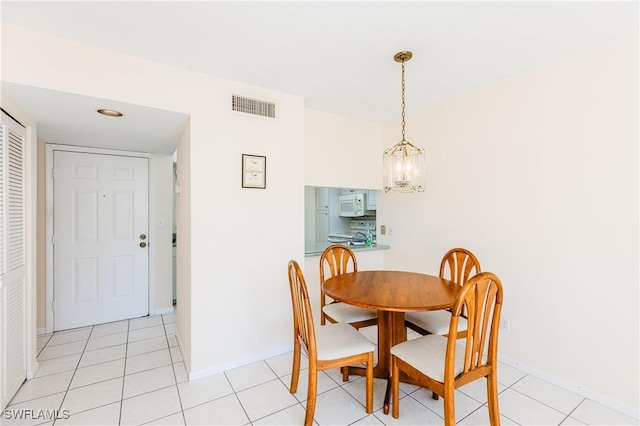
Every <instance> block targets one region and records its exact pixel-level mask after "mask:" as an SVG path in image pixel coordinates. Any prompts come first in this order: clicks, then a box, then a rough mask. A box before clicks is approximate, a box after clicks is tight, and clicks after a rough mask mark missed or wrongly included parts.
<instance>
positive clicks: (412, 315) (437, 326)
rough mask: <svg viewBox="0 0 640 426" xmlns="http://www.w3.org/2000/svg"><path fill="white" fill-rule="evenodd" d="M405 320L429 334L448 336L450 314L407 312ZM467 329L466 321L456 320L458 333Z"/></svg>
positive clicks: (440, 312)
mask: <svg viewBox="0 0 640 426" xmlns="http://www.w3.org/2000/svg"><path fill="white" fill-rule="evenodd" d="M405 319H406V320H407V321H409V322H410V323H413V324H415V325H417V326H418V327H420V328H422V329H424V330H427V331H428V332H429V333H431V334H440V335H444V334H449V324H450V323H451V312H449V311H445V310H441V311H420V312H407V313H406V314H405ZM466 329H467V320H466V319H465V318H463V317H460V319H459V320H458V331H465V330H466Z"/></svg>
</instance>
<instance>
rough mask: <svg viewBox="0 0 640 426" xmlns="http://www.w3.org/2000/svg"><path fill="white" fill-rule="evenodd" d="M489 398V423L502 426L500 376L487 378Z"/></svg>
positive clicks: (494, 373)
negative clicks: (499, 398)
mask: <svg viewBox="0 0 640 426" xmlns="http://www.w3.org/2000/svg"><path fill="white" fill-rule="evenodd" d="M487 397H488V399H489V403H488V405H489V422H490V423H491V426H500V410H499V409H498V374H497V373H496V372H495V369H494V372H493V373H491V374H489V375H488V376H487Z"/></svg>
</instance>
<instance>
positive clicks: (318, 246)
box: [304, 242, 391, 257]
mask: <svg viewBox="0 0 640 426" xmlns="http://www.w3.org/2000/svg"><path fill="white" fill-rule="evenodd" d="M331 244H336V243H328V242H327V243H308V244H306V245H305V247H304V256H305V257H312V256H320V255H321V254H322V252H323V251H324V249H326V248H327V247H329V246H330V245H331ZM348 247H349V248H350V249H351V250H353V251H354V252H359V251H373V250H389V249H390V248H391V246H387V245H384V244H375V245H373V246H371V247H367V246H364V245H362V246H348Z"/></svg>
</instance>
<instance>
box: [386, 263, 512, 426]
mask: <svg viewBox="0 0 640 426" xmlns="http://www.w3.org/2000/svg"><path fill="white" fill-rule="evenodd" d="M465 309H466V311H467V326H468V327H467V338H466V339H465V341H458V340H457V339H456V330H457V329H458V322H459V321H460V319H461V314H462V311H463V310H465ZM501 310H502V284H501V282H500V279H499V278H498V277H497V276H496V275H494V274H492V273H490V272H484V273H481V274H479V275H476V276H474V277H472V278H471V279H469V281H467V283H466V284H465V285H464V286H463V287H462V289H461V290H460V293H459V294H458V297H457V298H456V302H455V303H454V305H453V308H452V310H451V321H450V324H449V333H448V337H445V336H440V335H437V334H429V335H426V336H422V337H419V338H417V339H414V340H409V341H406V342H403V343H400V344H398V345H395V346H394V347H392V348H391V391H392V395H393V409H392V415H393V417H394V418H396V419H397V418H398V416H399V414H400V406H399V403H400V397H399V382H400V376H399V375H400V372H401V371H402V372H404V373H406V374H408V375H409V376H411V378H412V379H414V380H415V381H417V382H418V384H419V385H421V386H424V387H428V388H429V389H431V390H432V391H433V392H435V393H437V394H438V395H440V396H442V397H443V398H444V422H445V425H447V426H449V425H454V424H455V404H454V391H455V389H457V388H459V387H460V386H464V385H466V384H467V383H470V382H472V381H474V380H477V379H480V378H483V377H486V379H487V396H488V400H489V402H488V405H489V420H490V422H491V425H492V426H496V425H498V426H499V425H500V413H499V410H498V330H499V324H500V312H501Z"/></svg>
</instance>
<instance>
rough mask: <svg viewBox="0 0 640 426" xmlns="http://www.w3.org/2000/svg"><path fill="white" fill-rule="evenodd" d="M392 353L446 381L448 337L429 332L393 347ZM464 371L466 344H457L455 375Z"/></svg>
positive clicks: (438, 379) (430, 374)
mask: <svg viewBox="0 0 640 426" xmlns="http://www.w3.org/2000/svg"><path fill="white" fill-rule="evenodd" d="M391 354H392V355H395V356H397V357H398V358H400V359H401V360H403V361H404V362H406V363H408V364H410V365H412V366H413V367H414V368H415V369H416V370H418V371H420V372H421V373H422V374H424V375H426V376H429V377H431V378H432V379H434V380H436V381H438V382H442V383H444V361H445V358H446V355H447V338H446V337H443V336H439V335H437V334H428V335H426V336H422V337H420V338H418V339H414V340H408V341H406V342H402V343H400V344H398V345H395V346H394V347H392V348H391ZM463 371H464V344H462V343H458V344H457V345H456V362H455V367H454V377H455V376H457V375H458V374H460V373H462V372H463Z"/></svg>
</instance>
